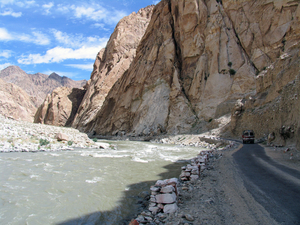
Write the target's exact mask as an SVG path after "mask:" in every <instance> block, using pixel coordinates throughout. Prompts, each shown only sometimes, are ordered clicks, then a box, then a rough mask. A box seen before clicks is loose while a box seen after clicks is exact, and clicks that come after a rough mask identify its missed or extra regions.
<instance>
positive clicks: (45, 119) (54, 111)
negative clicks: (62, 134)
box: [34, 87, 85, 127]
mask: <svg viewBox="0 0 300 225" xmlns="http://www.w3.org/2000/svg"><path fill="white" fill-rule="evenodd" d="M84 94H85V90H83V89H78V88H68V87H59V88H56V89H55V90H54V91H53V92H52V93H51V95H50V94H48V95H47V97H46V99H45V100H44V102H43V104H41V106H40V107H39V108H38V110H37V112H36V114H35V116H34V122H35V123H42V124H48V125H55V126H67V127H68V126H71V124H72V122H73V120H74V117H75V114H76V112H77V110H78V107H79V105H80V103H81V101H82V98H83V96H84Z"/></svg>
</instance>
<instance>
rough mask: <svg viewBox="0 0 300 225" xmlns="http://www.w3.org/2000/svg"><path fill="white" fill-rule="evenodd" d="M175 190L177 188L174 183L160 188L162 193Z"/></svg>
mask: <svg viewBox="0 0 300 225" xmlns="http://www.w3.org/2000/svg"><path fill="white" fill-rule="evenodd" d="M174 191H175V188H174V187H173V186H172V185H167V186H165V187H162V188H161V190H160V192H161V193H171V192H174Z"/></svg>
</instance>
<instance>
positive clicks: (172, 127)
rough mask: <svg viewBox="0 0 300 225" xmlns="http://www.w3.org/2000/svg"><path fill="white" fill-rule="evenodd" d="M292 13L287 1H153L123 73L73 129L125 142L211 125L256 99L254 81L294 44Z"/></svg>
mask: <svg viewBox="0 0 300 225" xmlns="http://www.w3.org/2000/svg"><path fill="white" fill-rule="evenodd" d="M299 12H300V8H299V6H298V1H288V0H284V1H271V0H265V1H233V0H223V1H220V0H218V1H215V0H210V1H208V0H207V1H204V0H185V1H183V0H163V1H161V2H160V3H159V4H158V5H156V7H155V9H154V11H153V15H152V19H151V21H150V23H149V26H148V28H147V30H146V32H145V35H144V36H143V38H142V40H141V42H140V44H139V46H138V49H137V52H136V57H135V58H134V60H133V62H132V63H131V65H130V67H129V69H128V70H127V71H126V72H125V73H124V74H123V75H122V77H121V78H120V79H119V80H118V81H117V82H116V83H115V84H114V86H113V87H112V88H111V90H110V91H109V93H108V94H107V96H106V99H105V101H104V103H103V105H102V107H101V109H100V110H99V111H98V112H97V114H96V115H95V116H92V117H91V121H89V122H88V121H87V122H88V123H87V124H86V126H78V127H79V128H80V129H82V130H84V131H85V132H90V133H93V134H99V135H118V134H126V135H129V136H140V135H142V136H149V135H157V134H161V133H169V134H174V133H194V132H204V131H207V130H208V129H213V128H216V127H218V126H219V124H218V123H219V122H218V121H219V120H218V118H219V117H221V116H223V115H226V114H229V115H230V113H231V110H232V108H233V107H234V105H235V104H236V102H237V101H238V100H239V99H243V98H246V97H247V96H251V95H253V94H255V93H256V88H257V80H256V79H257V78H256V76H257V75H258V74H259V73H260V72H261V71H262V70H264V69H265V68H266V67H268V66H270V65H272V64H273V63H274V62H275V61H276V60H277V59H278V58H279V57H280V55H282V54H283V53H285V52H287V51H288V49H290V48H291V46H293V45H294V44H295V43H296V42H297V41H298V40H299ZM92 78H93V79H94V80H95V79H97V80H101V76H98V77H92ZM100 105H101V104H100ZM87 106H88V105H87ZM95 112H96V111H95ZM241 129H242V128H241Z"/></svg>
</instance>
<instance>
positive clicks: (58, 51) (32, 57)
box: [18, 45, 103, 65]
mask: <svg viewBox="0 0 300 225" xmlns="http://www.w3.org/2000/svg"><path fill="white" fill-rule="evenodd" d="M101 48H103V45H99V46H94V47H85V46H83V47H81V48H78V49H75V50H74V49H71V48H63V47H55V48H52V49H50V50H48V51H47V52H46V54H45V55H41V54H29V55H28V56H24V55H23V56H22V57H21V58H20V59H18V63H21V64H27V65H28V64H40V63H59V62H62V61H64V60H67V59H95V58H96V55H97V53H98V51H99V50H100V49H101Z"/></svg>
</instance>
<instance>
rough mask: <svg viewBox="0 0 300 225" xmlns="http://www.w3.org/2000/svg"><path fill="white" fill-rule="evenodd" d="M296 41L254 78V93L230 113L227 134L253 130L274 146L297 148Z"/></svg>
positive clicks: (299, 87)
mask: <svg viewBox="0 0 300 225" xmlns="http://www.w3.org/2000/svg"><path fill="white" fill-rule="evenodd" d="M299 49H300V42H299V43H297V44H294V45H293V46H290V48H289V49H288V50H287V51H286V52H285V53H284V54H282V55H281V56H280V57H279V58H278V59H277V60H276V61H275V62H274V63H273V64H271V65H270V66H269V67H267V68H266V69H265V70H264V71H262V72H261V73H260V74H259V76H258V77H257V80H256V82H257V87H258V88H257V94H255V95H252V96H248V97H247V98H243V99H241V100H240V101H239V102H238V103H237V104H236V107H235V108H234V110H233V112H232V116H231V117H232V120H231V124H230V129H231V132H232V133H233V134H234V135H235V136H241V133H242V130H243V129H253V130H254V132H255V133H256V137H257V138H262V137H268V136H269V140H268V141H269V142H270V143H273V144H275V145H278V146H282V145H289V144H293V143H296V144H297V147H298V149H299V148H300V141H299V140H300V123H299V121H300V96H299V95H300V83H299V82H300V58H299V56H300V52H299Z"/></svg>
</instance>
